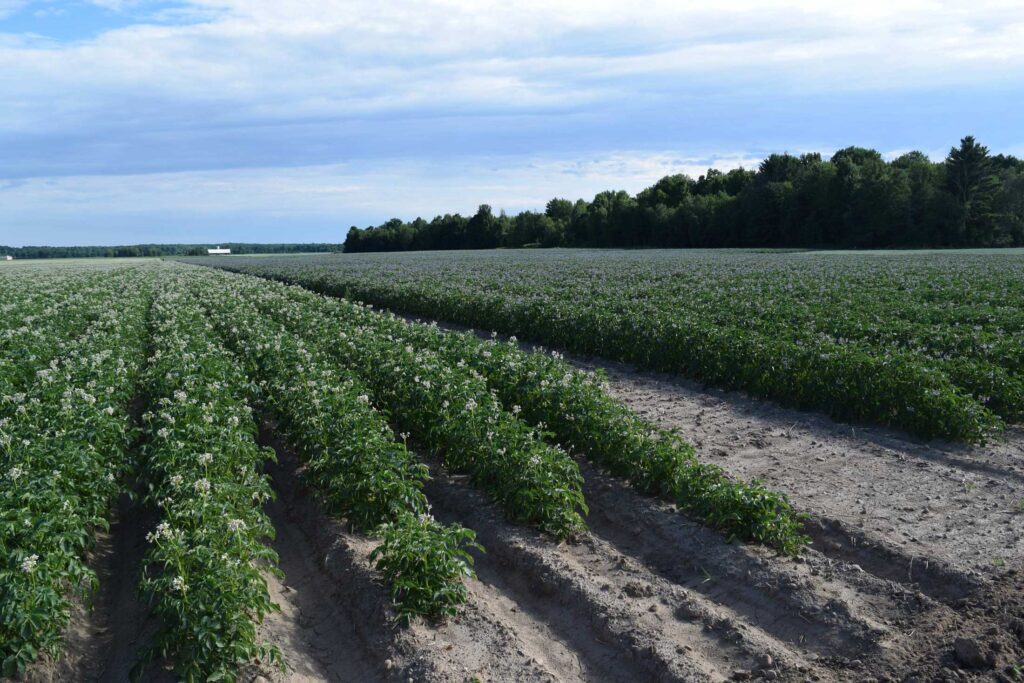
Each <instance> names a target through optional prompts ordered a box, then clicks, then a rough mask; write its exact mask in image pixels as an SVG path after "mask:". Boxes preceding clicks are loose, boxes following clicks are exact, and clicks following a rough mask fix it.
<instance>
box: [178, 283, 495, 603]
mask: <svg viewBox="0 0 1024 683" xmlns="http://www.w3.org/2000/svg"><path fill="white" fill-rule="evenodd" d="M204 279H205V280H206V281H205V282H202V283H201V284H199V286H198V287H197V288H196V290H195V293H196V298H197V300H200V301H203V303H204V304H205V305H206V306H207V307H208V310H209V311H210V312H211V314H212V313H214V312H218V313H219V315H220V317H219V318H218V320H220V328H221V329H222V330H223V332H224V335H225V336H226V338H227V339H228V340H229V342H230V343H231V345H232V347H233V348H234V349H235V350H236V352H237V353H238V355H239V357H240V358H242V359H243V360H244V362H245V364H246V367H247V369H248V370H249V373H250V376H251V377H252V378H253V380H254V382H255V385H256V387H257V394H258V398H259V401H260V402H261V403H262V404H263V405H264V406H265V407H266V408H267V409H268V410H269V411H271V412H272V413H273V414H274V415H276V416H277V418H278V421H279V424H278V427H279V429H280V430H281V431H282V433H283V435H284V436H285V437H286V438H287V440H288V442H289V443H290V444H291V445H292V446H293V447H294V448H295V449H296V450H297V451H298V453H299V454H300V456H301V457H302V458H303V460H304V461H305V464H306V468H305V473H306V477H307V479H308V481H309V483H310V484H311V485H312V487H313V489H314V490H315V491H316V492H317V493H318V494H319V496H320V498H321V501H322V503H323V504H324V505H325V507H326V508H327V509H328V510H329V511H330V512H331V513H333V514H336V515H339V516H342V517H344V518H345V519H346V520H347V521H348V522H349V523H351V524H352V525H353V526H354V527H355V528H357V529H359V530H362V531H365V532H369V533H373V534H375V535H380V536H382V538H383V540H384V543H383V544H382V545H381V546H380V547H378V548H377V549H376V550H375V551H374V553H373V559H374V560H375V561H376V565H377V568H378V569H380V570H381V571H382V573H383V574H384V578H385V580H386V582H387V583H388V585H389V586H390V590H391V594H392V597H393V598H394V601H395V605H396V608H397V610H398V613H399V615H400V616H401V617H402V618H403V619H408V618H410V617H412V616H417V615H418V616H424V617H427V618H440V617H443V616H447V615H452V614H454V613H455V612H456V610H457V608H458V606H459V605H461V604H463V603H464V602H465V601H466V599H467V591H466V587H465V584H464V580H465V579H466V578H470V577H473V576H474V574H473V571H472V562H473V560H472V557H471V556H470V555H469V553H468V552H467V550H468V549H469V548H479V547H480V546H478V545H477V544H476V543H475V542H474V538H475V534H474V533H473V532H472V531H470V530H468V529H464V528H462V527H461V526H459V525H457V524H453V525H443V524H440V523H438V522H436V521H435V520H434V519H433V518H432V517H431V515H430V514H429V510H430V505H429V503H428V502H427V500H426V498H425V497H424V495H423V492H422V483H423V481H424V480H425V479H426V478H427V468H426V467H425V466H424V465H422V464H419V463H417V462H416V461H415V460H414V458H413V457H412V455H411V454H410V453H409V451H408V450H407V449H406V447H405V445H404V444H402V443H399V442H396V441H395V438H394V434H393V433H392V431H391V428H390V427H389V426H388V424H387V421H386V420H385V419H384V417H383V416H382V415H381V414H380V413H378V412H377V411H376V410H375V409H374V408H373V406H372V404H371V400H370V396H369V392H368V390H367V389H366V388H365V387H364V386H363V385H362V384H361V383H360V382H358V381H357V380H354V379H352V378H351V377H347V376H345V375H344V374H343V373H342V372H341V371H340V370H339V369H338V368H337V367H336V365H335V364H333V363H331V362H329V359H328V358H327V357H326V355H325V354H324V353H323V352H321V351H318V350H316V349H311V348H309V347H307V345H306V343H305V342H304V341H303V340H302V339H300V338H298V337H296V336H295V335H293V334H291V333H289V332H288V331H286V330H284V329H283V328H281V327H280V326H279V325H276V324H275V323H273V322H271V321H268V320H266V319H265V318H264V317H263V316H262V315H260V313H259V312H258V311H257V309H256V308H255V307H253V306H252V305H251V304H243V303H242V298H243V297H241V296H235V295H236V293H237V292H236V291H235V290H233V289H232V288H231V285H233V284H237V280H235V281H230V280H226V279H225V278H222V277H217V276H214V275H213V274H212V273H210V274H207V277H206V278H204ZM193 280H194V281H198V280H200V278H199V277H198V274H196V277H194V278H193ZM225 302H228V303H227V304H225ZM410 558H416V559H415V560H412V559H410Z"/></svg>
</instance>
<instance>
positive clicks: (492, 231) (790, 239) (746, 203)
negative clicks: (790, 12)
mask: <svg viewBox="0 0 1024 683" xmlns="http://www.w3.org/2000/svg"><path fill="white" fill-rule="evenodd" d="M1021 178H1024V162H1022V161H1020V160H1019V159H1016V158H1014V157H1005V156H1000V157H989V154H988V149H987V148H985V147H983V146H982V145H979V144H977V142H975V140H974V138H973V137H971V136H968V137H965V138H964V139H963V140H962V141H961V143H960V146H959V147H954V148H953V149H951V150H950V153H949V156H948V157H947V158H946V160H945V161H944V163H933V162H931V161H930V160H929V159H928V158H927V157H926V156H925V155H924V154H922V153H920V152H910V153H909V154H905V155H903V156H901V157H900V158H898V159H896V160H894V161H892V162H887V161H885V160H884V159H883V158H882V155H881V154H879V153H878V152H877V151H875V150H871V149H864V148H863V147H847V148H845V149H841V150H839V151H838V152H836V153H835V154H834V155H833V156H832V158H831V159H828V160H823V159H822V158H821V155H819V154H804V155H802V156H799V157H796V156H792V155H790V154H772V155H771V156H769V157H768V158H766V159H765V160H764V161H763V162H761V164H760V166H759V167H758V169H757V171H756V172H754V171H748V170H745V169H742V168H740V169H733V170H731V171H729V172H728V173H722V172H721V171H717V170H715V169H708V171H707V173H706V174H705V175H703V176H701V177H700V178H699V179H697V180H693V179H692V178H690V177H688V176H685V175H681V174H677V175H670V176H665V177H664V178H662V179H661V180H659V181H658V182H657V183H655V184H654V185H653V186H651V187H649V188H647V189H645V190H643V191H641V192H640V193H638V194H637V195H636V197H635V198H634V197H631V196H630V195H629V194H627V193H626V192H622V191H618V192H614V191H606V192H600V193H598V194H597V195H596V196H595V197H594V199H593V200H592V201H590V202H586V201H584V200H582V199H581V200H579V201H578V202H576V203H575V204H573V203H572V202H569V201H568V200H565V199H552V200H551V201H550V202H548V204H547V208H546V211H545V212H544V213H536V212H533V211H524V212H522V213H520V214H517V215H515V216H513V217H511V218H509V217H507V216H505V215H501V216H498V217H495V216H494V215H493V214H492V213H491V208H490V207H489V206H487V205H483V206H481V207H480V210H479V211H478V212H477V214H476V215H475V216H473V217H470V218H466V217H463V216H460V215H459V214H454V215H452V214H445V215H444V216H437V217H436V218H434V219H433V220H432V221H430V222H429V223H428V222H427V221H425V220H423V219H422V218H417V219H416V220H415V221H412V222H411V223H405V222H403V221H402V220H400V219H398V218H393V219H391V220H389V221H387V222H386V223H384V224H382V225H378V226H376V227H368V228H365V229H360V228H357V227H352V228H351V229H350V230H349V231H348V234H347V236H346V239H345V251H346V252H347V253H355V252H367V251H405V250H428V249H489V248H494V247H525V246H527V245H532V244H539V245H540V246H545V247H556V246H570V247H857V248H878V247H889V246H903V247H909V246H915V247H940V246H944V247H956V246H959V247H965V246H974V247H978V246H1011V245H1017V246H1020V245H1024V206H1021V199H1022V198H1024V192H1022V189H1021V182H1020V181H1021Z"/></svg>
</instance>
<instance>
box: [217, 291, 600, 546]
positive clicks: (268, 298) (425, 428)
mask: <svg viewBox="0 0 1024 683" xmlns="http://www.w3.org/2000/svg"><path fill="white" fill-rule="evenodd" d="M237 287H238V289H239V290H240V291H242V292H244V295H245V296H248V297H249V298H250V300H251V301H253V302H254V303H255V305H256V306H257V307H258V308H259V310H260V311H261V312H263V313H264V314H267V315H269V316H271V317H272V318H274V319H275V320H278V321H280V322H282V323H284V324H285V326H286V327H287V328H288V329H289V330H290V331H292V332H294V333H295V334H297V335H298V336H300V337H302V338H303V339H305V340H309V341H311V342H312V341H313V340H330V343H329V344H325V348H326V350H327V351H328V352H329V353H330V354H331V356H332V358H333V359H334V361H335V362H338V363H340V364H341V366H342V367H344V368H346V369H347V370H349V371H350V372H352V373H354V374H355V375H356V376H358V377H359V378H360V379H361V380H362V381H363V382H365V383H366V385H367V386H368V388H369V390H370V391H372V392H373V396H374V399H375V401H376V402H377V404H378V405H379V406H380V407H381V408H382V409H384V410H386V412H387V413H388V415H389V417H390V419H391V420H392V421H393V422H394V424H395V425H396V426H397V428H398V429H399V430H401V431H402V432H403V433H407V434H409V436H410V437H411V439H412V440H413V441H414V442H417V443H419V444H421V445H423V446H424V447H425V448H427V449H428V450H430V451H432V452H433V453H435V454H436V455H437V456H439V457H440V458H441V460H442V461H443V463H444V465H445V466H446V467H448V468H449V469H450V470H452V471H454V472H459V473H466V474H468V475H469V476H470V479H471V481H472V482H473V483H474V484H475V485H476V486H477V487H478V488H480V489H481V490H483V491H485V492H486V493H487V494H489V495H490V496H491V498H492V499H494V500H495V501H496V502H497V503H498V504H499V505H500V506H502V507H503V508H504V510H505V511H506V513H507V514H508V515H509V516H510V517H511V518H512V519H514V520H517V521H521V522H525V523H527V524H532V525H535V526H537V527H539V528H540V529H542V530H544V531H546V532H548V533H551V534H553V535H555V536H559V537H563V536H569V535H572V534H574V533H576V532H578V531H582V530H583V529H584V528H585V525H584V523H583V520H582V517H581V516H580V512H581V511H584V512H585V510H586V507H585V505H584V503H583V492H582V477H581V476H580V473H579V467H578V466H577V464H576V462H575V461H574V460H573V459H572V458H571V457H570V456H569V455H568V454H567V453H565V452H564V451H563V450H561V449H560V448H557V447H554V446H552V445H550V444H547V443H545V442H544V440H543V439H542V437H541V434H540V433H539V432H538V431H537V430H535V429H533V428H531V427H529V426H528V425H527V424H526V423H525V422H523V421H522V420H521V419H519V418H518V417H517V416H516V415H515V414H514V413H513V412H512V411H508V410H505V409H503V407H502V406H501V403H500V401H498V399H497V397H496V396H495V395H494V394H493V393H492V391H491V390H490V388H489V387H488V386H487V383H486V381H485V380H484V378H483V377H482V376H481V375H480V374H479V373H478V372H476V371H475V370H473V369H472V368H468V367H465V365H464V364H463V365H461V366H459V365H449V364H448V363H446V362H444V360H443V359H442V358H441V357H440V356H439V354H438V353H437V352H434V351H430V350H428V349H417V348H415V347H413V346H412V345H411V344H408V343H406V342H403V341H402V340H400V339H396V338H395V337H393V336H390V335H382V334H378V333H377V332H376V331H375V330H374V329H372V328H370V327H366V326H361V325H358V324H352V323H351V322H348V321H346V320H345V319H343V318H341V317H339V316H333V315H325V312H327V311H325V309H324V306H325V305H330V304H331V303H332V302H331V301H330V300H327V299H323V298H322V297H316V296H314V295H310V298H308V299H306V300H305V301H304V302H303V301H295V300H292V299H291V298H289V297H288V296H287V295H286V294H285V293H284V292H283V291H282V289H281V288H280V287H277V286H271V285H269V284H268V283H267V282H266V281H263V280H258V279H245V280H244V286H243V285H238V286H237Z"/></svg>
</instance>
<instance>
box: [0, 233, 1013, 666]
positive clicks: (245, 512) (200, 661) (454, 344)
mask: <svg viewBox="0 0 1024 683" xmlns="http://www.w3.org/2000/svg"><path fill="white" fill-rule="evenodd" d="M196 264H202V265H196ZM208 266H216V267H208ZM382 309H386V310H382ZM469 328H474V329H475V330H477V331H474V329H469ZM480 330H482V332H479V331H480ZM540 345H543V346H540ZM1022 415H1024V253H1020V252H1015V251H1012V250H1010V251H1005V252H1000V253H983V252H948V253H940V252H935V253H927V252H926V253H917V254H909V253H903V254H901V253H892V254H872V255H860V254H839V253H836V254H829V253H817V254H813V253H778V252H776V253H757V252H742V251H735V252H700V251H691V252H676V251H637V252H607V251H582V250H579V251H577V250H552V251H548V252H544V253H539V252H530V251H520V252H501V251H495V252H486V253H485V252H461V253H455V252H447V253H431V254H416V253H411V254H402V255H390V254H361V255H319V256H287V257H268V258H264V257H259V258H256V257H253V258H246V257H227V258H201V259H193V260H192V261H191V263H183V262H175V261H159V260H139V261H134V262H129V263H126V264H122V263H118V262H117V261H116V260H112V259H111V260H97V261H81V262H75V263H71V264H67V265H45V264H36V263H29V262H25V263H16V264H13V265H6V266H0V663H2V675H3V676H5V677H12V678H13V679H15V680H28V681H65V680H66V681H124V680H141V681H171V680H185V681H218V680H219V681H235V680H238V681H261V682H262V683H267V682H268V681H376V680H382V681H403V682H404V681H726V680H766V681H767V680H772V681H775V680H778V681H876V682H879V681H904V682H908V683H909V682H910V681H918V682H919V683H923V682H925V681H975V680H976V681H987V680H1000V681H1021V680H1024V574H1022V573H1021V572H1022V561H1024V538H1022V536H1024V430H1022V429H1021V426H1020V423H1021V418H1022Z"/></svg>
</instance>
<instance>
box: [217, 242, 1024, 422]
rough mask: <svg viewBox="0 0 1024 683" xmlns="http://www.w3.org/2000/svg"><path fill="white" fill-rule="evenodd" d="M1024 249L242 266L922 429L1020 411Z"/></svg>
mask: <svg viewBox="0 0 1024 683" xmlns="http://www.w3.org/2000/svg"><path fill="white" fill-rule="evenodd" d="M1022 264H1024V260H1022V259H1020V258H1019V257H1018V256H1014V255H1012V254H1011V255H1006V256H998V255H993V254H985V255H978V256H972V255H966V254H950V255H943V254H921V255H917V254H915V255H890V256H884V255H883V256H879V255H863V256H862V255H837V254H813V253H811V254H783V253H778V254H765V253H745V252H701V251H683V252H680V251H671V250H658V251H643V252H615V251H603V252H600V253H592V252H557V251H554V252H545V253H537V252H523V253H519V252H504V253H503V252H494V253H487V254H483V253H465V254H456V253H451V254H438V253H433V254H429V255H419V254H403V255H394V254H390V255H388V256H387V257H386V258H382V257H379V256H375V255H372V254H368V255H355V256H348V255H347V256H345V257H343V258H328V257H320V258H303V259H296V258H283V257H282V258H275V259H261V260H259V261H250V262H240V261H234V262H232V263H231V264H225V267H229V268H231V269H234V270H239V271H243V272H247V273H250V274H257V275H261V276H264V277H268V278H273V279H278V280H282V281H285V282H289V283H295V284H302V285H303V286H305V287H307V288H310V289H312V290H314V291H317V292H321V293H324V294H329V295H334V296H343V297H348V298H350V299H352V300H360V301H366V302H369V303H372V304H375V305H379V306H385V307H388V308H391V309H393V310H396V311H401V312H404V313H410V314H415V315H423V316H427V317H430V318H434V319H439V320H446V321H451V322H457V323H461V324H464V325H469V326H473V327H478V328H482V329H489V330H497V331H501V332H504V333H507V334H511V335H518V336H519V337H520V338H523V339H528V340H530V341H535V342H540V343H544V344H547V345H550V346H552V347H555V348H560V349H564V350H567V351H572V352H575V353H581V354H591V355H596V356H603V357H605V358H611V359H615V360H622V361H627V362H631V363H634V364H636V365H639V366H641V367H646V368H652V369H655V370H662V371H667V372H673V373H678V374H681V375H684V376H687V377H691V378H695V379H698V380H701V381H704V382H707V383H709V384H714V385H716V386H720V387H724V388H727V389H740V390H744V391H747V392H750V393H752V394H754V395H757V396H762V397H766V398H771V399H774V400H777V401H779V402H781V403H785V404H788V405H793V406H796V407H800V408H807V409H815V410H821V411H824V412H826V413H828V414H829V415H831V416H833V417H835V418H837V419H841V420H848V421H852V422H858V423H869V424H880V425H885V426H892V427H898V428H901V429H904V430H907V431H909V432H911V433H913V434H915V435H917V436H920V437H923V438H935V437H939V438H946V439H954V440H961V441H967V442H984V441H985V440H986V439H988V438H990V437H991V436H992V435H993V434H994V433H997V432H998V431H999V430H1000V429H1002V427H1003V425H1004V422H1006V421H1008V422H1018V421H1019V420H1020V418H1021V415H1022V412H1024V380H1022V379H1021V370H1022V368H1024V351H1022V350H1021V349H1024V313H1022V312H1021V307H1020V301H1021V300H1022V299H1024V265H1022Z"/></svg>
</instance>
